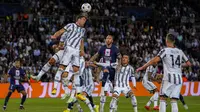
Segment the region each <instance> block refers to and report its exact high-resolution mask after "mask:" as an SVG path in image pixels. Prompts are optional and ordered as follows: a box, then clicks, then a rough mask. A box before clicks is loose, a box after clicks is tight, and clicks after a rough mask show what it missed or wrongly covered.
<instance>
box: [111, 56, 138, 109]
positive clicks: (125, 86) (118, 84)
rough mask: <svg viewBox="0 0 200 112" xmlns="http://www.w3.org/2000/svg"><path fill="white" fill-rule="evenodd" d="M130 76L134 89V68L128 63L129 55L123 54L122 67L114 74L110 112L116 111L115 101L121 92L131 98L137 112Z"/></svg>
mask: <svg viewBox="0 0 200 112" xmlns="http://www.w3.org/2000/svg"><path fill="white" fill-rule="evenodd" d="M130 77H131V80H132V83H133V87H134V88H135V89H136V80H135V76H134V69H133V67H132V66H131V65H129V56H128V55H123V57H122V67H121V68H120V70H119V71H118V72H117V73H116V75H115V87H114V93H113V95H112V100H111V102H110V112H114V111H116V108H117V107H116V106H117V101H118V98H119V96H120V94H121V93H123V94H124V95H126V97H130V98H131V103H132V106H133V109H134V112H137V100H136V97H135V95H134V93H133V91H132V90H131V87H130V85H129V78H130Z"/></svg>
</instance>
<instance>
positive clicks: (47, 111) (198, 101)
mask: <svg viewBox="0 0 200 112" xmlns="http://www.w3.org/2000/svg"><path fill="white" fill-rule="evenodd" d="M136 98H137V101H138V112H148V111H147V110H145V109H144V105H145V104H146V103H147V101H148V100H149V98H150V97H136ZM184 98H185V101H186V103H187V105H188V107H189V110H188V111H186V110H185V109H184V108H183V106H182V104H181V102H180V101H179V103H178V106H179V112H200V97H192V96H189V97H184ZM99 99H100V98H98V97H96V98H94V102H95V104H98V105H99ZM110 100H111V98H110V97H107V102H106V104H105V111H104V112H109V105H110ZM20 101H21V99H10V100H9V102H8V105H7V110H6V112H63V110H64V109H66V107H67V104H66V103H65V102H66V100H61V99H59V98H44V99H27V100H26V102H25V104H24V107H25V110H19V104H20ZM3 103H4V99H0V104H1V106H3ZM81 107H82V108H83V109H84V112H90V111H89V109H88V107H87V106H86V105H85V104H84V103H82V102H81ZM71 112H77V109H76V107H74V109H73V110H72V111H71ZM118 112H133V109H132V105H131V101H130V99H126V98H125V97H120V99H119V106H118ZM149 112H156V111H149ZM157 112H158V111H157ZM167 112H171V105H170V103H169V102H168V106H167Z"/></svg>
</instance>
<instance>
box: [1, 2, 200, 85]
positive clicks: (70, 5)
mask: <svg viewBox="0 0 200 112" xmlns="http://www.w3.org/2000/svg"><path fill="white" fill-rule="evenodd" d="M10 1H12V0H10ZM86 1H87V2H89V3H91V5H92V7H93V8H92V11H91V12H90V16H91V18H90V20H89V21H88V22H87V24H86V29H87V33H86V35H85V38H84V39H85V52H86V55H85V57H86V58H90V57H91V56H92V55H94V54H95V53H96V52H97V50H98V49H99V48H100V47H101V46H102V45H104V43H105V42H104V39H105V37H106V35H107V34H109V33H111V34H113V35H114V44H115V45H116V46H118V47H119V49H120V52H121V53H122V54H123V53H127V52H128V53H129V54H130V59H131V60H130V64H131V65H133V66H134V67H135V68H137V67H139V66H141V65H142V64H144V63H145V62H147V61H148V60H150V59H151V58H152V57H153V56H155V55H156V54H157V53H158V52H159V50H160V49H162V48H163V47H164V46H165V40H164V39H165V35H166V34H167V33H169V32H170V33H173V34H174V35H176V37H177V39H176V42H177V43H176V45H177V47H179V48H181V49H182V50H184V52H185V53H186V55H187V56H188V57H189V59H190V61H191V62H192V64H193V66H192V67H189V68H184V70H183V76H184V77H186V78H188V80H189V81H199V80H200V64H199V61H200V60H198V59H197V58H194V57H193V55H192V53H191V52H194V53H195V52H197V51H200V38H199V36H198V35H196V29H195V27H194V24H195V17H196V15H197V13H196V12H195V11H193V10H192V8H190V7H188V6H187V5H185V4H184V3H183V2H182V1H180V0H173V1H171V0H117V1H115V2H114V0H86ZM86 1H83V2H86ZM20 2H21V4H22V5H23V6H24V7H26V8H27V10H28V12H27V13H30V14H31V15H32V16H29V18H32V19H31V22H28V20H27V18H24V16H23V14H22V13H18V14H13V15H12V17H11V19H9V20H6V21H5V22H2V23H0V31H1V32H0V41H1V43H0V77H1V80H4V75H5V74H6V72H7V71H8V69H9V67H10V66H12V64H13V60H14V59H15V58H16V57H20V58H22V59H23V67H24V68H25V69H26V72H27V74H28V75H30V74H35V75H37V74H38V72H39V70H40V69H41V67H42V66H43V65H44V64H45V63H46V62H47V61H48V59H49V58H50V57H51V56H52V55H53V54H54V51H53V49H52V47H51V46H52V45H53V44H54V43H55V42H54V41H52V40H51V39H50V36H51V35H52V34H53V33H55V32H56V31H57V30H59V29H60V28H62V27H63V26H65V25H66V24H67V23H69V22H73V19H74V17H75V15H76V14H77V13H78V12H80V9H79V8H77V7H80V5H81V4H82V3H80V2H79V0H67V1H66V0H60V1H57V0H42V1H40V0H21V1H20ZM122 7H145V8H153V9H155V10H156V12H157V15H158V17H159V19H157V20H156V25H152V24H150V23H149V22H148V21H145V20H141V21H138V20H135V19H132V17H127V15H126V14H125V13H124V12H122V11H120V9H121V8H122ZM95 16H97V18H95ZM99 17H101V18H99ZM106 17H110V18H114V19H112V20H111V19H104V18H106ZM120 17H127V19H126V21H125V22H124V21H122V19H120ZM29 20H30V19H29ZM160 68H162V67H160ZM55 71H56V66H55V67H53V68H52V69H51V70H50V71H49V72H48V73H47V75H45V76H44V77H43V78H42V81H52V80H53V77H54V75H55ZM159 72H160V73H161V72H162V69H160V70H159ZM137 77H138V80H141V79H142V77H143V73H141V74H137Z"/></svg>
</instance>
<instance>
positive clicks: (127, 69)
mask: <svg viewBox="0 0 200 112" xmlns="http://www.w3.org/2000/svg"><path fill="white" fill-rule="evenodd" d="M130 77H135V76H134V69H133V67H132V66H131V65H126V66H122V67H121V69H120V71H119V72H117V73H116V75H115V85H116V86H117V87H128V86H129V78H130Z"/></svg>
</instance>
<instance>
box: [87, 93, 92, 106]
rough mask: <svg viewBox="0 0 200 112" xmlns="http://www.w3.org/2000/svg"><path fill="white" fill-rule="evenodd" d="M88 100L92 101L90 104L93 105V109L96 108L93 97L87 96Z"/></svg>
mask: <svg viewBox="0 0 200 112" xmlns="http://www.w3.org/2000/svg"><path fill="white" fill-rule="evenodd" d="M87 98H88V99H89V100H90V104H91V105H92V107H93V108H94V102H93V98H92V96H88V95H87Z"/></svg>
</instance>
